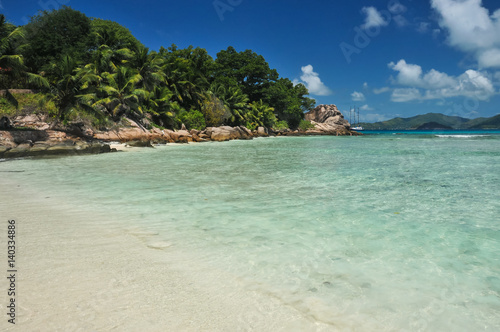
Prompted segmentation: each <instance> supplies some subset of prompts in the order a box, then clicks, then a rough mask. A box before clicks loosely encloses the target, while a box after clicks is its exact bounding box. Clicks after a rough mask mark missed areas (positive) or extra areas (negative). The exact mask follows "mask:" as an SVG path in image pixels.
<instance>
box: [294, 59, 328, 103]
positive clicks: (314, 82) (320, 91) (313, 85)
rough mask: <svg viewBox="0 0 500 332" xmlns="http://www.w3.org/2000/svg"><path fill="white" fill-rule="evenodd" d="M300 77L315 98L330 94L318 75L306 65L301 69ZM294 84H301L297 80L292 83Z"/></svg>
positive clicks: (311, 67)
mask: <svg viewBox="0 0 500 332" xmlns="http://www.w3.org/2000/svg"><path fill="white" fill-rule="evenodd" d="M301 70H302V75H301V76H300V79H301V80H302V82H303V83H304V84H305V86H306V87H307V89H308V90H309V93H310V94H313V95H317V96H328V95H331V94H332V90H330V89H329V88H328V87H327V86H326V85H325V84H324V83H323V82H321V79H320V78H319V74H318V73H316V72H315V71H314V68H313V66H311V65H307V66H304V67H301ZM293 82H294V84H297V83H301V82H299V81H298V80H294V81H293Z"/></svg>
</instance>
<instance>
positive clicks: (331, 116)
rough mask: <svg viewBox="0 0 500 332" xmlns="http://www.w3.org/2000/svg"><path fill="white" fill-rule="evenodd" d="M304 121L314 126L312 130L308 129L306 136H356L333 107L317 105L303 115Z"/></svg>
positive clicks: (335, 107)
mask: <svg viewBox="0 0 500 332" xmlns="http://www.w3.org/2000/svg"><path fill="white" fill-rule="evenodd" d="M305 119H306V120H307V121H310V122H311V123H312V124H313V125H314V128H311V129H308V130H307V131H306V134H311V135H356V133H355V132H353V131H351V125H350V124H349V122H348V121H347V120H346V119H344V116H343V115H342V113H341V112H340V111H339V110H338V108H337V106H335V105H318V106H316V107H315V108H314V109H313V110H311V111H309V112H307V113H306V114H305Z"/></svg>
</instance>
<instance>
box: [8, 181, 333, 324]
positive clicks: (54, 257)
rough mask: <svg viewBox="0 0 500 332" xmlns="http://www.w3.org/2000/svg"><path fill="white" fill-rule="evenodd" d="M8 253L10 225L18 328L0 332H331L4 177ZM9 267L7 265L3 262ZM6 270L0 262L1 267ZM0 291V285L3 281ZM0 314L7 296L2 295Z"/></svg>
mask: <svg viewBox="0 0 500 332" xmlns="http://www.w3.org/2000/svg"><path fill="white" fill-rule="evenodd" d="M0 202H1V203H0V207H1V209H0V211H1V216H2V219H3V220H2V225H4V226H5V227H3V228H4V235H2V236H1V239H2V240H1V242H2V244H3V245H2V247H3V248H5V247H6V246H5V241H6V237H7V234H6V233H7V221H8V219H15V220H16V225H17V229H16V232H17V233H16V245H17V252H16V267H17V269H18V273H17V280H16V320H15V321H16V324H15V326H13V325H12V324H9V323H8V322H7V318H8V317H7V316H6V315H2V316H3V319H2V322H1V323H0V330H1V331H14V330H18V331H20V330H23V331H294V330H295V331H314V330H328V329H329V328H330V329H331V326H330V327H327V326H320V325H318V324H317V323H314V322H312V321H311V320H309V319H306V318H305V317H304V316H303V315H302V314H300V313H299V312H298V311H296V310H295V309H293V308H291V307H289V306H285V305H283V304H282V303H280V301H279V300H277V299H275V298H273V297H270V296H267V295H266V294H261V293H257V292H254V291H251V290H248V289H245V288H244V287H243V286H242V284H241V283H240V282H239V281H238V280H236V279H235V278H234V277H232V276H230V275H228V274H227V273H225V272H224V271H206V270H203V267H197V266H191V265H190V262H189V260H186V257H187V256H184V255H179V254H178V253H175V252H174V251H170V249H169V248H171V247H169V246H170V244H169V243H166V242H162V241H160V242H158V241H155V233H154V232H150V231H148V230H143V229H139V228H137V229H130V228H129V229H123V228H120V227H117V226H116V225H115V224H112V223H108V222H107V221H106V216H105V214H104V213H103V214H102V219H100V218H97V219H96V217H95V216H96V213H95V211H93V213H92V216H93V217H92V218H89V215H88V214H86V213H85V211H80V210H79V209H78V208H77V207H75V206H70V205H65V204H64V202H57V201H54V199H53V198H50V197H44V195H43V193H40V192H36V191H34V190H33V188H30V186H29V185H28V184H24V183H12V182H8V181H5V180H2V190H0ZM5 265H6V262H5ZM5 265H4V266H5ZM1 288H2V289H4V290H5V289H6V288H7V281H6V279H4V281H2V287H1ZM1 298H2V301H1V307H2V312H4V311H6V304H7V301H8V297H7V294H6V292H5V291H4V292H3V294H2V297H1Z"/></svg>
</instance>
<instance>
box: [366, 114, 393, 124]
mask: <svg viewBox="0 0 500 332" xmlns="http://www.w3.org/2000/svg"><path fill="white" fill-rule="evenodd" d="M359 118H360V121H362V122H380V121H385V120H389V119H392V117H388V116H387V115H384V114H376V113H368V114H363V113H361V114H360V115H359Z"/></svg>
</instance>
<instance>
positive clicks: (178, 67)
mask: <svg viewBox="0 0 500 332" xmlns="http://www.w3.org/2000/svg"><path fill="white" fill-rule="evenodd" d="M0 18H1V21H0V38H1V39H0V42H1V44H0V52H1V53H0V67H1V68H4V69H3V70H2V71H1V72H0V74H1V80H0V83H1V84H2V88H4V89H5V88H38V89H41V92H42V93H43V95H44V96H45V98H44V99H45V101H46V102H50V103H52V104H53V105H55V107H56V108H57V111H55V112H52V114H54V124H58V123H60V122H63V123H64V122H68V121H71V119H74V118H75V116H76V117H78V115H81V116H82V117H87V118H89V117H90V118H92V119H94V122H95V123H103V121H104V122H105V121H109V120H112V121H114V122H119V121H120V120H121V118H123V117H128V118H132V119H134V120H136V121H137V122H139V123H141V124H143V125H145V126H149V125H151V126H157V127H161V128H180V127H181V125H182V124H185V125H186V126H187V127H188V128H189V129H191V128H196V129H202V128H204V127H205V126H219V125H231V126H239V125H242V126H247V127H248V128H250V129H255V128H257V127H258V126H266V127H273V126H275V125H276V123H277V122H278V121H281V122H280V127H283V125H284V124H287V125H289V126H290V127H292V128H296V127H298V126H299V124H300V121H301V120H302V119H303V118H304V111H307V110H309V109H310V108H312V107H313V106H314V103H315V102H314V100H312V99H310V98H308V97H307V95H308V91H307V88H306V87H305V86H304V85H302V84H298V85H295V86H294V85H293V83H292V82H291V81H290V80H289V79H287V78H280V77H279V74H278V72H277V71H276V70H275V69H271V68H270V67H269V64H268V63H267V62H266V61H265V59H264V57H263V56H262V55H259V54H256V53H255V52H253V51H251V50H246V51H243V52H237V51H236V50H235V49H234V48H233V47H228V48H227V49H226V50H222V51H220V52H219V53H218V54H217V58H216V59H213V58H212V57H211V56H210V55H209V54H208V53H207V51H206V50H205V49H203V48H200V47H197V48H194V47H192V46H190V47H188V48H185V49H179V48H178V47H177V46H175V45H172V46H170V47H168V48H163V47H162V48H161V49H160V50H159V51H158V52H156V51H152V50H149V49H148V48H146V47H145V46H144V45H142V44H141V43H140V42H139V41H138V40H137V39H136V38H135V37H134V36H133V35H132V34H131V33H130V31H129V30H128V29H126V28H125V27H123V26H121V25H119V24H118V23H116V22H112V21H106V20H102V19H96V18H89V17H87V16H85V14H83V13H81V12H78V11H76V10H73V9H71V8H70V7H62V8H61V9H59V10H53V11H44V12H40V13H39V14H38V15H36V16H34V17H32V18H31V21H30V22H29V23H28V24H27V25H25V26H23V27H15V26H13V25H11V24H8V23H6V22H5V19H4V18H3V16H0Z"/></svg>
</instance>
